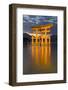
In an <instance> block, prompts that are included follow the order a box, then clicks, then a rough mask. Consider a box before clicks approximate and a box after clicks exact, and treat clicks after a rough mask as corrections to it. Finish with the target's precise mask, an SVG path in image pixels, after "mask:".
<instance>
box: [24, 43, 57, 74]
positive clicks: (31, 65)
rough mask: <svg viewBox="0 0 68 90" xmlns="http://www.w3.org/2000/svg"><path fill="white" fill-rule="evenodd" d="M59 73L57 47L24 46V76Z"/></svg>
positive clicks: (27, 44)
mask: <svg viewBox="0 0 68 90" xmlns="http://www.w3.org/2000/svg"><path fill="white" fill-rule="evenodd" d="M41 73H57V45H56V44H50V45H49V44H47V45H32V44H31V43H26V44H24V46H23V74H25V75H28V74H41Z"/></svg>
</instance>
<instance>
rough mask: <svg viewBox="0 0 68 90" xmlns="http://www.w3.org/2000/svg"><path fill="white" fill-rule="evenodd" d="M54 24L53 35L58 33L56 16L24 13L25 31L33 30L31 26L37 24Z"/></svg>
mask: <svg viewBox="0 0 68 90" xmlns="http://www.w3.org/2000/svg"><path fill="white" fill-rule="evenodd" d="M45 24H53V25H54V26H53V28H52V33H51V34H52V35H56V34H57V17H56V16H38V15H23V32H32V30H31V27H32V26H37V25H45Z"/></svg>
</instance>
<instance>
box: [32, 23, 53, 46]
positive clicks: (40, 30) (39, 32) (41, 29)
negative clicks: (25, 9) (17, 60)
mask: <svg viewBox="0 0 68 90" xmlns="http://www.w3.org/2000/svg"><path fill="white" fill-rule="evenodd" d="M52 27H53V24H46V25H40V26H33V27H32V33H33V32H34V33H33V34H36V36H34V35H33V34H32V45H33V42H34V39H35V40H36V45H37V43H38V40H39V42H40V44H41V45H43V42H44V40H45V44H47V43H48V44H50V42H51V36H50V33H51V30H50V29H51V28H52ZM48 33H49V34H48Z"/></svg>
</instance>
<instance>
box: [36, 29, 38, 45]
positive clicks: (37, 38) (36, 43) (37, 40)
mask: <svg viewBox="0 0 68 90" xmlns="http://www.w3.org/2000/svg"><path fill="white" fill-rule="evenodd" d="M37 43H38V31H37V30H36V45H37Z"/></svg>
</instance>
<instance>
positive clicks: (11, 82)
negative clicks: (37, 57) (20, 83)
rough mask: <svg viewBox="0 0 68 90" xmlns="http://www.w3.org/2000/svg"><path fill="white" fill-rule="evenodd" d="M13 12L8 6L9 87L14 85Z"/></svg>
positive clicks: (14, 43)
mask: <svg viewBox="0 0 68 90" xmlns="http://www.w3.org/2000/svg"><path fill="white" fill-rule="evenodd" d="M14 15H16V14H15V10H14V6H13V5H9V85H11V86H15V84H16V55H15V53H16V34H15V32H16V31H15V30H16V29H15V28H16V24H15V21H16V20H15V19H14Z"/></svg>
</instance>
